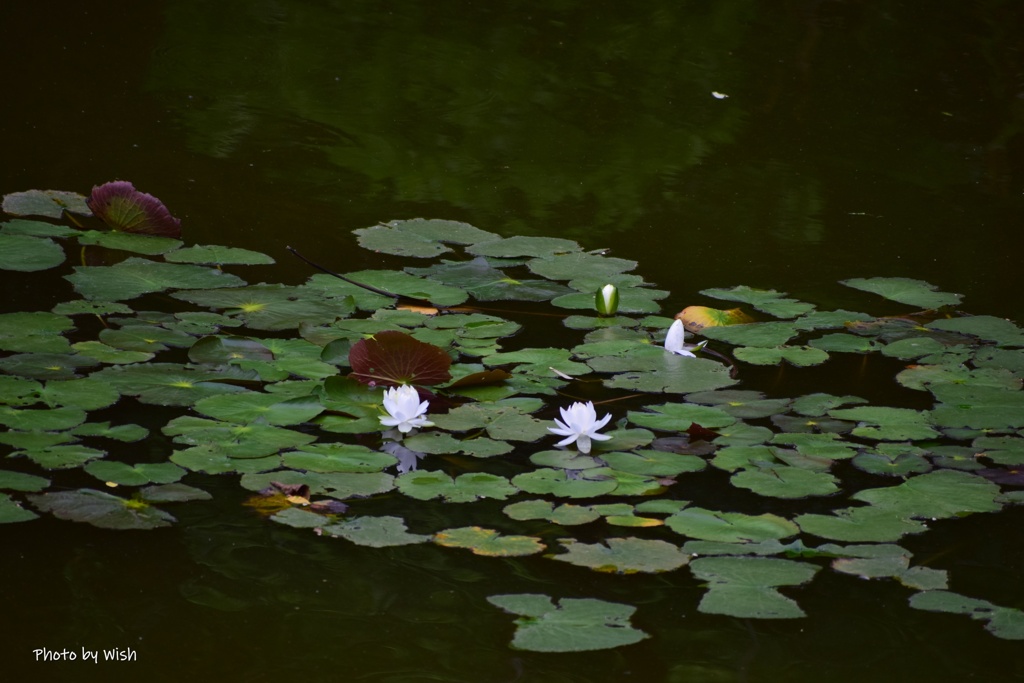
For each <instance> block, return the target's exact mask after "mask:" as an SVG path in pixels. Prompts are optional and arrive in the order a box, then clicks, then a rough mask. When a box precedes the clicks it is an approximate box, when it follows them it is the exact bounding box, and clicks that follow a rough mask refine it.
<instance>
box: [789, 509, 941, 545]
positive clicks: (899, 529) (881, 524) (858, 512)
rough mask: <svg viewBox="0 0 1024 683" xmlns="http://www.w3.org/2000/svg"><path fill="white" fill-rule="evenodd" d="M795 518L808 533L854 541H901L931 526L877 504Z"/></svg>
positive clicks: (838, 539) (837, 539)
mask: <svg viewBox="0 0 1024 683" xmlns="http://www.w3.org/2000/svg"><path fill="white" fill-rule="evenodd" d="M793 521H794V522H796V523H797V524H799V525H800V528H801V529H802V530H803V531H804V532H805V533H808V534H813V535H815V536H821V537H822V538H829V539H833V540H836V541H848V542H853V543H865V542H871V543H886V542H891V541H898V540H900V539H901V538H903V536H906V535H907V534H919V533H921V532H923V531H927V530H928V528H927V527H926V526H925V525H924V524H922V523H921V522H918V521H916V520H912V519H909V518H908V517H907V516H906V515H904V514H902V513H901V512H900V511H898V510H893V509H890V508H879V507H874V506H868V507H857V508H844V509H842V510H835V511H833V513H832V514H831V515H819V514H805V515H797V517H796V518H794V520H793Z"/></svg>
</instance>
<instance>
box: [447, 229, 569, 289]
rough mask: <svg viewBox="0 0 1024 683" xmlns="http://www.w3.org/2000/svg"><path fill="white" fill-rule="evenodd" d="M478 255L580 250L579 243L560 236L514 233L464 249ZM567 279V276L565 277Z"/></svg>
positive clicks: (541, 254)
mask: <svg viewBox="0 0 1024 683" xmlns="http://www.w3.org/2000/svg"><path fill="white" fill-rule="evenodd" d="M466 251H467V252H469V253H470V254H476V255H478V256H495V257H499V258H509V257H515V256H551V255H554V254H559V253H566V252H575V251H580V245H578V244H576V243H575V242H573V241H572V240H567V239H562V238H560V237H526V236H521V235H516V236H514V237H504V238H499V239H495V240H490V241H487V242H480V243H478V244H474V245H473V246H471V247H469V248H468V249H466ZM566 279H568V278H566Z"/></svg>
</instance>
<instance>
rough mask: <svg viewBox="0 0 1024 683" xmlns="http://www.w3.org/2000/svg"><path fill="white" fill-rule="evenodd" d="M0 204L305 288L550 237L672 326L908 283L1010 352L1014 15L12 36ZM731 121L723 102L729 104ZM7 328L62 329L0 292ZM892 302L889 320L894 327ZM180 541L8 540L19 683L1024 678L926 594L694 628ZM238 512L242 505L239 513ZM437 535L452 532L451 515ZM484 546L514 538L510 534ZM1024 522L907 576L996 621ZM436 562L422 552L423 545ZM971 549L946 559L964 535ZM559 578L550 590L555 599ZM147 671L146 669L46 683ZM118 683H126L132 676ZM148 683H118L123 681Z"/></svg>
mask: <svg viewBox="0 0 1024 683" xmlns="http://www.w3.org/2000/svg"><path fill="white" fill-rule="evenodd" d="M0 21H2V25H3V26H5V27H6V29H7V30H6V31H5V35H4V39H3V40H2V41H0V59H2V62H0V63H3V64H4V66H5V69H4V79H3V94H4V104H3V109H2V110H0V139H2V140H3V149H4V154H3V158H4V163H3V165H2V166H0V193H8V192H14V191H19V190H27V189H32V188H39V189H49V188H52V189H60V190H75V191H78V192H82V193H88V191H89V189H90V188H91V187H92V186H93V185H94V184H99V183H102V182H105V181H107V180H111V179H114V178H121V179H126V180H131V181H133V182H134V183H135V185H136V186H137V187H138V188H139V189H141V190H143V191H147V192H151V193H153V194H155V195H157V196H158V197H160V198H161V199H162V200H163V201H164V202H165V203H166V204H167V205H168V206H169V207H170V208H171V210H172V212H173V213H175V215H178V216H179V217H181V218H183V225H184V229H185V235H186V239H187V240H188V241H190V242H197V243H213V244H226V245H233V246H244V247H249V248H253V249H258V250H261V251H264V252H266V253H269V254H271V255H273V256H275V258H277V259H278V262H279V263H278V266H277V267H276V268H275V269H274V270H273V272H272V276H273V279H275V280H277V281H281V282H299V281H302V280H304V279H305V277H306V276H307V275H308V268H307V267H306V266H305V265H303V264H301V263H299V262H298V261H296V260H294V259H291V258H290V257H289V256H287V254H286V253H285V251H284V247H285V246H286V245H289V244H290V245H292V246H295V247H297V248H299V249H300V250H302V251H304V252H306V253H309V254H315V255H316V256H317V258H318V259H319V260H321V261H324V262H325V263H326V264H327V265H330V266H332V267H334V268H336V269H338V270H351V269H358V268H362V267H366V266H367V265H373V264H375V263H377V257H375V256H374V255H373V254H371V253H369V252H365V251H363V250H359V249H354V248H353V245H354V240H353V237H352V235H351V230H352V229H354V228H359V227H365V226H368V225H373V224H375V223H377V222H378V221H385V220H390V219H395V218H409V217H413V216H427V217H436V218H451V219H458V220H464V221H467V222H470V223H472V224H474V225H477V226H479V227H481V228H484V229H486V230H491V231H495V232H499V233H502V234H506V235H512V234H538V235H552V236H566V237H571V238H573V239H576V240H579V241H580V242H581V243H582V244H583V245H584V246H585V247H587V248H599V247H608V248H610V249H611V250H612V253H613V254H615V255H617V256H622V257H626V258H631V259H635V260H637V261H639V262H640V266H639V268H638V272H639V273H640V274H642V275H643V276H644V277H645V278H646V279H648V280H651V281H654V282H656V283H657V284H659V285H661V286H662V287H663V288H665V289H669V290H671V291H672V292H673V296H672V297H671V298H670V299H669V300H668V301H667V303H666V307H667V308H666V311H667V312H672V311H673V310H678V308H682V307H683V306H686V305H689V304H692V303H703V301H702V300H701V299H700V297H699V295H698V294H697V292H698V291H699V290H700V289H703V288H706V287H718V286H730V285H734V284H747V285H751V286H757V287H765V288H775V289H780V290H786V291H789V292H790V293H791V294H793V295H794V296H797V297H798V298H803V299H805V300H808V301H811V302H814V303H817V304H820V305H821V306H822V307H830V306H842V305H850V306H854V305H859V304H850V303H849V302H850V301H851V300H853V301H858V302H862V301H863V298H862V297H860V296H859V295H857V296H856V298H854V294H851V292H850V291H848V290H845V289H844V288H842V287H840V286H838V285H837V284H836V282H837V281H838V280H840V279H843V278H849V277H869V276H876V275H885V276H906V277H913V278H919V279H924V280H928V281H929V282H932V283H934V284H936V285H938V286H939V287H940V288H941V289H943V290H946V291H954V292H960V293H963V294H965V295H966V298H965V309H967V310H970V311H972V312H977V313H991V314H996V315H1002V316H1006V317H1010V318H1014V319H1016V320H1018V321H1022V320H1024V303H1022V301H1024V300H1022V298H1021V296H1020V290H1021V284H1022V280H1024V278H1022V277H1021V275H1020V257H1021V247H1022V246H1024V238H1022V227H1021V226H1022V218H1024V135H1022V134H1021V133H1022V130H1024V44H1022V42H1021V38H1020V36H1021V35H1024V5H1022V4H1021V3H1019V2H1016V1H1014V0H1006V1H1003V2H999V1H997V0H991V1H988V2H975V3H954V2H939V3H930V2H898V1H895V0H890V1H879V2H868V1H860V2H855V1H850V2H824V1H822V2H812V1H807V2H796V1H792V2H754V1H752V0H751V1H746V2H744V1H740V0H736V1H730V2H718V3H685V2H652V3H643V4H641V3H634V4H627V3H620V2H605V1H588V2H582V1H580V2H574V1H571V0H563V1H561V2H508V3H473V2H438V3H415V2H403V1H397V0H396V1H393V2H368V1H364V2H359V1H354V2H326V1H319V2H314V1H312V0H309V1H298V0H292V1H284V0H282V1H277V2H274V1H270V0H260V1H253V2H242V1H223V0H222V1H218V2H202V1H199V0H191V1H188V0H180V1H173V0H167V1H164V2H145V3H112V2H89V3H81V4H80V5H71V4H70V3H55V2H46V1H42V2H33V3H24V2H9V3H5V4H4V5H3V6H2V7H0ZM713 93H720V94H725V95H728V97H725V98H717V97H715V96H714V94H713ZM3 282H4V287H5V294H4V298H5V301H4V307H5V308H6V309H19V308H27V309H35V308H38V307H45V306H47V305H48V304H45V303H39V302H45V301H47V300H51V299H55V300H60V299H61V298H66V297H67V296H68V294H69V290H68V289H64V288H66V287H68V285H67V284H66V283H64V282H62V281H61V282H57V283H54V282H52V281H51V280H47V279H45V278H44V277H42V276H33V277H29V278H24V277H19V278H18V279H17V280H14V279H10V284H8V278H5V279H4V281H3ZM884 307H885V304H884V302H883V303H882V304H881V306H880V310H879V311H877V312H882V311H884ZM202 485H204V486H205V487H206V488H211V489H214V490H218V489H223V490H222V491H221V492H220V493H219V494H218V500H219V501H220V504H218V505H216V506H214V505H212V504H211V505H210V506H203V505H195V506H193V507H191V508H190V510H191V511H190V512H188V513H185V514H184V515H183V519H182V524H181V525H179V526H178V527H176V529H175V530H173V531H166V532H159V533H145V534H143V533H138V534H136V533H130V532H118V533H107V532H93V531H90V530H87V529H82V528H80V527H79V526H77V525H72V524H69V523H61V522H56V521H53V520H43V521H37V522H33V523H30V524H23V525H16V528H9V529H7V528H5V529H2V530H0V534H3V538H4V539H5V541H6V542H5V546H6V547H7V548H8V549H9V550H8V551H7V553H6V554H7V557H8V559H7V560H6V561H5V563H4V565H5V566H4V570H3V575H4V591H5V593H7V594H8V595H10V596H11V599H12V603H11V606H10V607H9V608H8V617H7V618H6V619H5V621H6V622H7V624H8V626H7V628H6V629H5V630H7V631H9V633H8V634H6V635H5V636H4V641H3V644H2V645H0V653H2V655H3V661H0V671H2V670H3V669H5V668H6V669H9V670H10V671H11V672H12V673H17V674H22V675H24V676H28V677H31V679H32V680H60V679H65V680H79V679H83V680H84V679H86V678H95V679H96V680H110V679H111V678H112V677H113V678H116V677H120V676H125V677H128V676H140V677H141V678H142V679H143V680H181V679H182V678H183V677H185V676H193V677H194V676H202V677H203V678H204V679H207V680H214V679H216V678H221V679H223V680H270V679H279V678H282V677H301V678H317V677H324V676H330V677H332V678H336V677H338V676H343V677H345V678H346V679H350V680H357V681H359V680H365V681H427V680H445V681H483V680H488V681H504V680H508V681H512V680H519V681H598V680H600V681H604V680H609V681H610V680H615V681H619V680H666V681H680V682H681V681H748V680H749V681H812V680H821V679H824V678H829V679H832V680H835V681H860V680H864V679H865V678H866V677H867V676H869V675H870V676H872V677H874V678H876V679H880V680H922V681H923V680H957V681H960V680H966V679H967V678H968V677H970V676H971V675H972V674H977V676H978V677H979V678H985V679H987V680H1011V679H1013V680H1016V679H1018V678H1020V676H1021V673H1020V672H1021V669H1020V664H1019V663H1018V662H1019V656H1016V657H1015V653H1017V652H1018V650H1019V646H1016V645H1013V644H1012V643H1007V642H1004V641H998V640H996V639H994V638H992V637H990V636H988V635H987V634H984V633H983V632H982V631H981V629H980V627H979V626H978V625H977V624H974V623H971V622H970V621H969V620H967V619H965V618H962V617H951V616H950V617H947V616H943V615H933V614H927V613H922V612H915V611H912V610H909V609H908V608H907V607H906V596H907V591H906V590H905V589H902V588H901V587H898V586H892V585H888V584H885V583H881V582H876V583H872V584H870V585H867V584H864V583H863V582H858V581H856V580H854V579H850V578H848V577H841V576H837V575H826V574H828V573H827V572H822V575H821V576H819V577H818V578H817V579H816V580H815V581H814V582H813V583H812V584H811V585H810V586H809V587H808V588H806V589H801V590H802V591H803V593H802V594H801V597H800V601H801V605H802V606H804V608H805V609H806V610H807V611H808V612H809V613H810V614H811V615H812V617H811V618H810V619H807V620H799V621H798V622H792V623H790V622H786V623H774V622H743V621H733V620H728V619H724V618H713V617H706V616H704V615H700V614H699V613H697V612H696V611H695V606H696V603H697V601H699V598H700V595H701V593H702V591H701V589H700V587H699V586H696V585H694V584H693V582H692V580H691V581H687V580H682V579H678V578H675V577H669V578H665V577H657V576H656V577H607V576H595V577H594V578H593V579H591V580H587V579H584V583H582V584H581V581H580V578H579V577H580V573H579V572H578V571H570V569H574V568H562V567H549V566H547V565H551V564H559V563H551V562H546V561H543V560H539V559H537V560H523V561H494V560H490V561H486V560H479V561H478V560H474V558H472V557H469V558H466V557H463V556H462V555H461V554H459V553H458V552H456V551H446V550H443V549H440V548H435V547H416V548H412V549H396V550H391V551H380V550H373V549H367V548H359V547H354V546H351V545H349V544H343V543H342V542H328V543H325V542H324V541H322V540H320V539H316V538H311V537H308V536H307V535H306V534H304V533H303V532H298V531H293V530H291V529H284V528H277V527H276V526H275V525H271V524H266V523H263V522H260V521H259V520H253V519H252V518H251V517H250V516H248V515H246V514H244V513H242V512H240V511H237V510H235V509H234V508H231V507H230V506H229V507H227V509H226V508H225V506H224V505H223V500H224V499H225V498H229V499H230V496H231V495H233V492H234V487H233V485H232V484H230V483H225V482H220V481H218V480H212V481H210V482H203V483H202ZM234 495H237V494H234ZM425 509H426V510H428V512H426V513H424V514H437V515H442V514H448V513H446V512H443V511H441V510H438V511H436V512H433V511H430V508H429V506H428V507H427V508H425ZM494 514H495V518H496V519H498V518H500V513H499V512H498V507H496V508H495V513H494ZM1022 521H1024V519H1021V515H1020V514H1019V513H1018V512H1016V511H1014V512H1010V513H1007V514H1005V515H1002V516H1001V521H1000V522H999V523H998V524H992V523H991V520H983V521H978V520H965V521H963V522H959V523H958V524H960V525H961V526H959V527H957V528H958V531H956V532H955V533H954V534H953V535H943V533H942V530H941V529H940V530H939V533H937V534H936V535H935V536H931V535H929V540H927V541H922V542H921V547H920V548H917V547H915V548H914V550H915V552H917V553H919V555H922V554H923V555H925V556H935V557H937V558H941V559H939V560H937V561H938V564H937V565H936V566H940V567H942V568H950V569H951V570H954V569H955V571H953V573H954V575H955V576H956V577H958V578H957V582H959V583H956V582H955V583H954V585H953V589H954V590H961V591H962V592H965V593H968V594H970V595H975V596H977V597H983V598H986V599H991V600H993V601H994V602H997V603H999V604H1004V605H1014V604H1016V605H1018V606H1019V605H1020V604H1021V602H1022V601H1024V595H1022V594H1021V590H1020V588H1019V587H1016V585H1017V584H1019V583H1020V572H1021V571H1024V570H1022V567H1024V562H1022V560H1021V554H1022V550H1021V547H1020V546H1021V543H1020V534H1019V528H1020V522H1022ZM428 527H430V528H439V527H431V525H430V524H429V523H428V522H427V521H426V520H424V528H428ZM951 533H952V532H951ZM544 562H546V564H543V568H540V566H539V565H538V564H537V563H544ZM556 591H557V592H558V593H559V595H562V596H566V597H576V596H580V597H582V596H592V597H601V598H604V599H611V600H619V601H622V602H628V603H630V604H634V605H637V606H639V607H640V608H641V610H640V613H639V614H640V615H641V616H640V617H638V619H637V622H638V626H640V627H641V628H645V630H648V631H649V632H651V633H654V634H656V637H655V638H653V639H651V640H648V641H645V642H644V643H642V644H640V645H636V646H632V647H630V648H625V649H622V650H619V651H612V652H604V653H597V654H590V655H536V654H529V653H516V652H514V651H511V650H508V649H507V642H508V638H509V637H510V633H511V628H510V625H509V622H510V619H509V618H508V617H507V616H506V615H503V614H501V613H500V612H499V611H498V610H496V609H494V608H493V607H490V606H489V605H487V604H486V602H485V601H484V597H485V596H487V595H491V594H495V593H499V592H549V593H550V592H556ZM42 647H50V648H56V649H61V648H64V647H69V648H81V647H87V648H90V649H98V648H103V647H107V648H112V647H120V648H126V647H132V648H135V649H136V650H137V651H138V657H139V661H138V662H137V663H125V664H119V665H116V666H115V665H103V664H100V665H92V664H89V665H85V664H82V663H80V662H79V663H77V664H76V663H68V664H45V665H44V664H40V663H35V662H31V661H30V660H31V657H32V650H33V649H35V648H42ZM117 667H120V668H117ZM129 667H131V668H129Z"/></svg>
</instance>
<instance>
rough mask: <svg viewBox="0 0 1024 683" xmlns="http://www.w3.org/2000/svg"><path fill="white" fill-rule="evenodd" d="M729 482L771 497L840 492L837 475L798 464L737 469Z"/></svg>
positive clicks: (796, 496)
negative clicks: (796, 465) (794, 465)
mask: <svg viewBox="0 0 1024 683" xmlns="http://www.w3.org/2000/svg"><path fill="white" fill-rule="evenodd" d="M729 481H730V483H732V485H733V486H736V487H738V488H741V489H749V490H751V491H753V492H754V493H756V494H758V495H761V496H771V497H772V498H806V497H807V496H828V495H831V494H833V493H836V492H838V491H839V487H838V486H837V485H836V478H835V477H834V476H832V475H831V474H828V473H827V472H812V471H810V470H807V469H804V468H801V467H787V466H783V465H768V466H765V467H759V468H757V469H748V470H744V471H742V472H737V473H736V474H734V475H733V476H732V478H731V479H730V480H729Z"/></svg>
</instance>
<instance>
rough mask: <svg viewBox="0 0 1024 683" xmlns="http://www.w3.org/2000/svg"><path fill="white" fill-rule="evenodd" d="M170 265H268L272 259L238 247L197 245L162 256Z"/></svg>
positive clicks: (271, 262) (272, 261)
mask: <svg viewBox="0 0 1024 683" xmlns="http://www.w3.org/2000/svg"><path fill="white" fill-rule="evenodd" d="M164 260H166V261H170V262H171V263H197V264H200V265H204V266H225V265H247V266H253V265H270V264H273V263H274V259H273V258H271V257H270V256H267V255H266V254H263V253H261V252H258V251H253V250H251V249H242V248H240V247H221V246H216V245H202V246H200V245H197V246H192V247H186V248H184V249H178V250H176V251H172V252H171V253H169V254H166V255H165V256H164Z"/></svg>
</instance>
